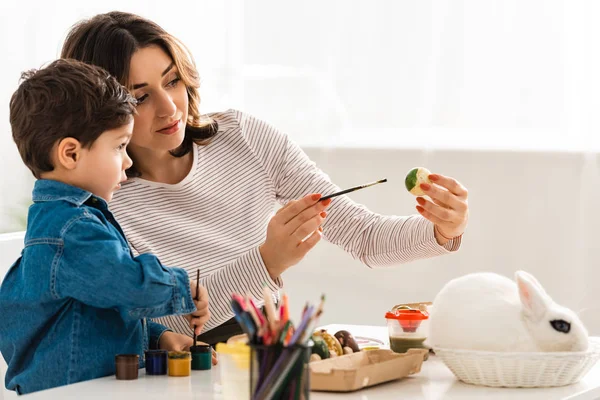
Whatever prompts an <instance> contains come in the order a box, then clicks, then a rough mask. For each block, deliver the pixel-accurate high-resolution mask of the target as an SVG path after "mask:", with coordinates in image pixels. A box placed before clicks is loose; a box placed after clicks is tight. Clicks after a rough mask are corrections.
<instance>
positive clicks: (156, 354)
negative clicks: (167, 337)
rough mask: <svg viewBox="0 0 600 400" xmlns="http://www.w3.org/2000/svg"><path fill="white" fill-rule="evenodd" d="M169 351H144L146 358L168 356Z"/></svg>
mask: <svg viewBox="0 0 600 400" xmlns="http://www.w3.org/2000/svg"><path fill="white" fill-rule="evenodd" d="M167 353H168V351H167V350H146V351H145V352H144V355H145V356H146V358H153V357H166V356H167Z"/></svg>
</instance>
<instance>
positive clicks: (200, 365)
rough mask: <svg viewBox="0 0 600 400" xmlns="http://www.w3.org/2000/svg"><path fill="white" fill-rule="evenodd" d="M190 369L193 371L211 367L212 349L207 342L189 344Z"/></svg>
mask: <svg viewBox="0 0 600 400" xmlns="http://www.w3.org/2000/svg"><path fill="white" fill-rule="evenodd" d="M190 352H191V353H192V369H193V370H194V371H205V370H208V369H211V367H212V349H211V348H210V346H209V345H208V344H199V345H197V346H191V347H190Z"/></svg>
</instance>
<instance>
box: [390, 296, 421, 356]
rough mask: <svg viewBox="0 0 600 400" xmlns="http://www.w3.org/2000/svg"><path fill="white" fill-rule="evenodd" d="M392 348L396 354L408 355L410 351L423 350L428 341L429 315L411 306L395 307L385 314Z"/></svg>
mask: <svg viewBox="0 0 600 400" xmlns="http://www.w3.org/2000/svg"><path fill="white" fill-rule="evenodd" d="M385 319H386V321H387V326H388V333H389V337H390V348H391V349H392V350H393V351H394V352H396V353H406V351H408V349H412V348H423V347H424V345H423V342H424V341H425V339H427V332H428V329H427V325H428V322H429V313H428V312H427V311H423V310H420V309H415V308H412V307H409V306H400V307H397V308H396V307H395V309H394V310H392V311H389V312H387V313H386V314H385Z"/></svg>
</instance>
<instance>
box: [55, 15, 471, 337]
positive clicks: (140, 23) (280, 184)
mask: <svg viewBox="0 0 600 400" xmlns="http://www.w3.org/2000/svg"><path fill="white" fill-rule="evenodd" d="M61 56H62V57H63V58H75V59H78V60H81V61H84V62H88V63H92V64H96V65H99V66H101V67H103V68H105V69H107V70H108V71H109V72H110V73H111V74H112V75H114V76H115V77H117V79H119V81H120V82H121V83H123V84H124V85H126V86H128V87H129V88H130V89H131V91H132V92H133V94H134V96H135V97H136V98H137V100H138V106H137V115H136V116H135V123H134V132H133V138H132V140H131V143H130V145H129V147H128V151H129V154H130V156H131V158H132V159H133V167H132V168H131V169H130V170H129V171H128V176H129V177H130V178H131V179H129V181H128V182H127V183H126V184H124V185H123V187H122V189H121V190H120V191H119V192H117V193H116V194H115V197H114V200H113V202H112V203H111V209H112V211H113V212H114V214H115V215H116V217H117V219H118V220H119V222H120V224H121V226H122V227H123V229H124V231H125V234H126V236H127V238H128V240H129V241H130V243H131V245H132V247H133V249H135V251H136V252H138V253H144V252H149V251H151V252H153V253H155V254H157V255H158V256H159V257H160V259H161V260H162V262H163V263H165V264H166V265H174V266H178V267H182V268H185V269H186V270H187V271H188V272H189V274H190V276H192V277H193V276H195V274H196V271H197V269H199V270H200V277H201V283H202V284H203V285H204V286H205V287H206V288H207V289H208V292H209V295H210V298H211V304H210V309H211V319H210V320H209V322H208V323H207V324H206V325H205V330H206V332H205V333H204V334H203V335H202V336H200V337H199V339H200V340H203V341H205V342H208V343H211V344H212V343H217V342H218V341H222V340H226V339H227V338H228V337H230V336H232V335H234V334H236V333H239V327H238V326H237V324H236V323H235V321H234V320H232V316H233V314H232V312H231V310H230V306H229V304H230V303H229V301H230V296H231V293H232V292H237V293H249V294H250V295H252V296H253V297H255V298H256V299H257V300H259V299H260V298H261V297H262V296H261V293H262V290H263V285H265V284H266V285H267V286H268V288H269V289H271V290H273V291H277V290H278V289H279V288H280V287H281V286H282V284H283V282H282V280H281V274H282V273H283V272H284V271H285V270H286V269H287V268H289V267H290V266H292V265H294V264H296V263H297V262H298V261H300V260H301V259H302V258H303V257H304V255H305V254H306V253H307V252H308V251H309V250H310V249H311V248H312V247H314V245H315V244H316V243H317V242H318V241H319V240H320V238H321V235H323V236H324V237H325V238H326V239H327V240H328V241H330V242H332V243H335V244H337V245H338V246H340V247H342V248H343V249H344V250H346V251H348V252H349V253H351V254H352V256H354V257H355V258H359V259H360V260H361V261H363V262H364V263H365V264H367V265H369V266H382V265H388V264H392V263H401V262H409V261H412V260H416V259H420V258H426V257H432V256H436V255H440V254H444V253H447V252H449V251H455V250H457V249H458V247H459V245H460V237H461V235H462V234H463V232H464V230H465V227H466V225H467V220H468V204H467V191H466V189H465V188H464V187H463V186H462V185H461V184H460V183H458V182H457V181H455V180H454V179H452V178H449V177H445V176H442V175H431V177H430V178H431V180H432V181H433V182H434V183H435V185H424V186H423V189H424V190H425V193H426V194H427V195H429V196H430V198H432V199H433V200H434V201H433V202H431V201H429V200H426V199H424V198H418V199H417V202H418V205H417V206H416V208H417V210H418V212H419V213H420V214H421V216H418V215H417V216H410V217H397V216H381V215H378V214H375V213H372V212H370V211H369V210H367V209H366V208H365V207H364V206H362V205H359V204H356V203H354V202H352V201H351V200H350V199H349V198H348V197H346V196H341V197H336V198H335V199H333V201H332V200H326V201H319V198H320V194H321V193H322V194H330V193H333V192H336V191H338V190H339V188H338V187H337V186H335V185H334V184H333V183H331V182H330V180H329V178H328V177H327V175H325V174H324V173H323V172H321V171H320V170H319V169H318V168H317V167H316V166H315V164H314V163H312V162H311V161H310V160H309V159H308V157H307V156H306V155H305V154H304V153H303V152H302V150H301V149H300V148H299V147H298V146H297V145H296V144H295V143H293V142H292V141H291V140H290V139H289V138H288V137H287V136H286V135H285V134H283V133H281V132H279V131H278V130H276V129H275V128H274V127H272V126H270V125H268V124H267V123H265V122H263V121H260V120H258V119H256V118H253V117H252V116H250V115H247V114H244V113H242V112H240V111H235V110H228V111H225V112H222V113H216V114H212V115H210V116H202V115H201V114H200V109H199V103H200V97H199V94H198V87H199V78H198V72H197V70H196V68H195V64H194V62H193V59H192V57H191V55H190V54H189V52H188V51H187V50H186V48H185V46H184V45H183V44H182V43H181V42H179V41H178V40H177V39H175V38H174V37H173V36H171V35H169V34H168V33H167V32H165V31H164V30H163V29H162V28H161V27H159V26H158V25H157V24H155V23H153V22H151V21H148V20H146V19H143V18H141V17H139V16H136V15H132V14H128V13H122V12H111V13H107V14H100V15H97V16H95V17H93V18H92V19H90V20H85V21H82V22H80V23H79V24H77V25H76V26H74V27H73V28H72V30H71V31H70V33H69V35H68V37H67V39H66V41H65V43H64V46H63V49H62V54H61ZM307 193H310V194H309V195H306V194H307ZM303 196H304V197H303ZM294 199H299V200H294ZM277 202H279V203H287V204H286V206H285V207H283V208H282V209H281V210H280V211H279V212H278V213H277V214H276V215H275V216H273V217H272V212H273V210H274V208H275V206H276V203H277ZM326 209H327V211H325V210H326ZM271 217H272V218H271ZM265 232H266V238H265ZM306 237H308V239H306V240H305V241H303V239H304V238H306ZM159 322H161V323H163V324H165V325H167V326H169V327H171V328H172V329H173V330H174V331H176V332H180V333H183V334H189V332H188V330H189V328H187V327H186V325H185V323H184V321H182V320H180V319H179V318H178V317H166V318H164V319H161V320H159Z"/></svg>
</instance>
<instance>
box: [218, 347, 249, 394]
mask: <svg viewBox="0 0 600 400" xmlns="http://www.w3.org/2000/svg"><path fill="white" fill-rule="evenodd" d="M217 354H218V355H219V364H217V366H218V368H219V377H220V378H221V382H220V383H221V390H222V391H223V399H224V400H239V399H249V398H250V346H248V345H247V344H246V343H244V342H233V343H230V342H229V341H227V343H219V344H217Z"/></svg>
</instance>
